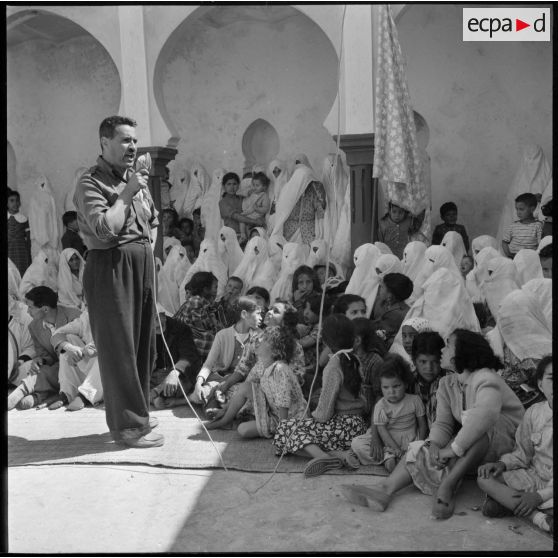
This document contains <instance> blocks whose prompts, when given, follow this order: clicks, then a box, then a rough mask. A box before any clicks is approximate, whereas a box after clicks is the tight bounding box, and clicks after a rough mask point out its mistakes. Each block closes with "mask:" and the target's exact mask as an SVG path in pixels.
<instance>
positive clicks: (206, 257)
mask: <svg viewBox="0 0 558 558" xmlns="http://www.w3.org/2000/svg"><path fill="white" fill-rule="evenodd" d="M198 271H210V272H211V273H213V275H215V277H216V278H217V282H218V285H217V298H219V297H220V296H222V294H223V293H224V292H225V285H226V284H227V280H228V277H227V268H226V266H225V264H224V263H223V261H222V260H221V259H220V258H219V255H218V253H217V245H216V243H215V242H214V241H213V240H202V242H201V244H200V253H199V256H198V259H197V260H196V261H195V262H194V263H193V264H192V267H190V269H189V270H188V271H187V272H186V275H185V276H184V279H183V280H182V283H181V284H180V289H179V296H180V297H181V298H180V300H181V304H182V303H183V297H185V294H184V292H185V291H184V287H185V286H186V284H188V282H189V281H190V279H191V278H192V276H193V275H194V273H197V272H198Z"/></svg>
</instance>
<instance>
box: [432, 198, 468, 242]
mask: <svg viewBox="0 0 558 558" xmlns="http://www.w3.org/2000/svg"><path fill="white" fill-rule="evenodd" d="M440 217H441V218H442V221H443V223H440V224H439V225H436V227H435V228H434V232H433V233H432V244H442V239H443V238H444V236H445V234H446V233H447V232H449V231H455V232H458V233H459V234H460V235H461V237H462V238H463V244H464V245H465V252H467V253H469V237H468V236H467V231H466V230H465V227H464V226H463V225H460V224H458V222H457V205H455V203H453V202H446V203H444V204H442V205H441V206H440Z"/></svg>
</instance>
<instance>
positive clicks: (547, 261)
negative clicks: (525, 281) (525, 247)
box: [539, 243, 552, 279]
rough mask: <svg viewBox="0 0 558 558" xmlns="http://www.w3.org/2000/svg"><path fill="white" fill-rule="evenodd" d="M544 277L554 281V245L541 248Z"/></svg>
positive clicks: (540, 255) (540, 256) (540, 254)
mask: <svg viewBox="0 0 558 558" xmlns="http://www.w3.org/2000/svg"><path fill="white" fill-rule="evenodd" d="M539 258H540V260H541V267H542V272H543V277H546V278H547V279H552V243H550V244H547V245H546V246H544V247H543V248H541V250H540V252H539Z"/></svg>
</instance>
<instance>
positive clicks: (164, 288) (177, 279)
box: [157, 246, 191, 316]
mask: <svg viewBox="0 0 558 558" xmlns="http://www.w3.org/2000/svg"><path fill="white" fill-rule="evenodd" d="M190 267H191V264H190V261H189V260H188V255H187V253H186V248H184V246H173V247H172V248H171V251H170V252H169V255H168V257H167V259H166V261H165V263H164V265H163V267H162V268H161V270H160V271H159V273H158V278H159V285H158V289H157V295H158V297H157V302H159V303H160V304H161V305H162V306H163V307H164V308H165V309H166V310H168V311H169V312H170V313H171V315H173V316H174V314H176V312H177V311H178V309H179V308H180V284H181V283H182V281H183V280H184V277H185V276H186V273H187V271H188V269H189V268H190Z"/></svg>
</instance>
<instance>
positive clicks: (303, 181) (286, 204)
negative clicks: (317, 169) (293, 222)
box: [271, 165, 323, 241]
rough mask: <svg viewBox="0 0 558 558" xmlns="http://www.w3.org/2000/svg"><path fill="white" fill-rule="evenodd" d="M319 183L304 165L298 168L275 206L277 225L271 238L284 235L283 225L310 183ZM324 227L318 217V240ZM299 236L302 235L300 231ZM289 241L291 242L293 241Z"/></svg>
mask: <svg viewBox="0 0 558 558" xmlns="http://www.w3.org/2000/svg"><path fill="white" fill-rule="evenodd" d="M317 181H318V179H317V178H316V176H315V175H314V173H313V171H312V170H311V169H310V168H309V167H307V166H304V165H297V166H296V168H295V171H294V173H293V175H292V176H291V179H290V180H289V181H288V182H287V183H286V184H285V186H284V187H283V189H282V191H281V195H280V197H279V200H277V203H276V205H275V215H276V217H275V225H274V227H273V231H272V232H271V236H273V235H277V234H280V235H283V225H284V223H285V221H286V220H287V219H288V218H289V217H290V215H291V213H292V211H293V209H294V207H295V205H296V203H297V202H298V200H299V199H300V198H301V196H302V195H303V194H304V192H305V191H306V188H308V186H310V183H311V182H317ZM322 227H323V223H322V220H321V219H318V218H317V217H316V229H315V230H316V238H319V236H320V235H319V234H318V231H319V230H320V229H321V228H322ZM295 234H296V233H295ZM298 234H299V235H300V231H299V232H298ZM293 238H294V235H293ZM287 240H289V241H291V240H292V239H287Z"/></svg>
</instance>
